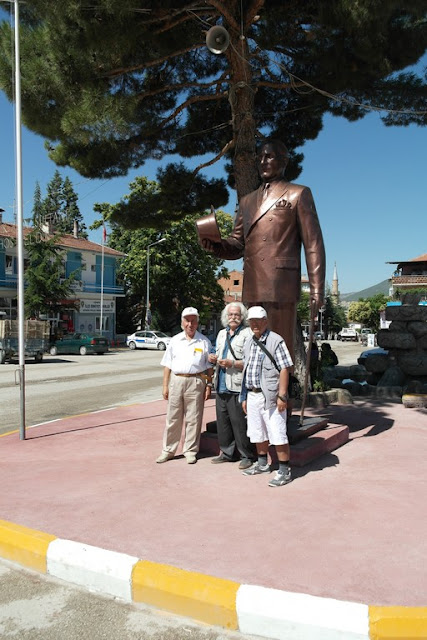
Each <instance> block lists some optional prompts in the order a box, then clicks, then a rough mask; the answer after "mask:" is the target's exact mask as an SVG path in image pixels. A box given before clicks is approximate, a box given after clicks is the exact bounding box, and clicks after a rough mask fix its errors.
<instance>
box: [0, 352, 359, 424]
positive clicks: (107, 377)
mask: <svg viewBox="0 0 427 640" xmlns="http://www.w3.org/2000/svg"><path fill="white" fill-rule="evenodd" d="M319 344H321V343H319ZM330 344H331V346H332V348H333V349H334V350H335V352H336V354H337V356H338V359H339V364H356V362H357V357H358V356H359V354H360V353H361V351H362V350H363V349H364V347H362V345H361V344H360V343H358V342H357V343H354V342H345V343H342V342H339V341H335V340H332V341H331V342H330ZM161 359H162V352H159V351H149V350H137V351H130V350H128V349H120V350H116V351H113V350H112V351H110V352H109V353H107V354H105V355H103V356H97V355H90V356H80V355H78V356H50V355H49V354H46V355H45V358H44V360H43V362H41V363H35V362H34V360H29V361H28V362H27V363H26V366H25V424H26V426H30V425H33V424H39V423H40V422H46V421H49V420H55V419H57V418H64V417H66V416H71V415H76V414H81V413H87V412H92V411H99V410H101V409H108V408H110V407H115V406H118V405H126V404H133V403H136V402H150V401H152V400H158V399H160V398H161V389H162V376H163V369H162V367H161V366H160V361H161ZM17 371H18V366H17V363H13V364H4V365H0V404H1V407H2V412H1V421H0V433H7V432H9V431H14V430H16V429H19V425H20V388H19V384H16V380H17V379H18V376H17Z"/></svg>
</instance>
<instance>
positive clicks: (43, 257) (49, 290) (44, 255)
mask: <svg viewBox="0 0 427 640" xmlns="http://www.w3.org/2000/svg"><path fill="white" fill-rule="evenodd" d="M57 242H58V237H57V236H49V235H47V234H46V233H45V232H44V231H43V229H42V226H41V225H40V224H38V223H36V224H35V226H34V228H33V230H32V232H31V233H30V234H29V235H27V236H26V238H25V249H26V252H27V258H28V265H27V268H26V270H25V284H26V289H25V313H26V316H27V317H28V318H39V317H40V315H41V314H46V315H48V316H53V315H54V314H56V313H58V311H59V310H60V309H61V301H62V300H64V299H65V298H68V297H69V296H70V293H71V286H72V283H73V281H74V278H75V274H74V273H72V274H70V275H69V276H68V277H67V278H63V271H64V265H63V257H62V255H61V248H60V247H59V246H58V244H57Z"/></svg>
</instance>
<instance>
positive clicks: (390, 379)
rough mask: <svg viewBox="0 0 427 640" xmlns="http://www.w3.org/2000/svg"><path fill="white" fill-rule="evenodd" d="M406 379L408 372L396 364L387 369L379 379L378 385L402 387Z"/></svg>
mask: <svg viewBox="0 0 427 640" xmlns="http://www.w3.org/2000/svg"><path fill="white" fill-rule="evenodd" d="M405 380H406V374H405V373H404V372H403V371H402V369H401V368H400V367H397V366H394V367H389V368H388V369H386V370H385V371H384V373H383V375H382V376H381V378H380V379H379V380H378V383H377V386H378V387H401V386H402V385H403V384H404V382H405Z"/></svg>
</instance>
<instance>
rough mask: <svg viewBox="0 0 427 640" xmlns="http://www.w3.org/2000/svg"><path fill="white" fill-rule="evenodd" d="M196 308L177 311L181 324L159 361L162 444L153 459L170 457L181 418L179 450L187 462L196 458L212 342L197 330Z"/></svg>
mask: <svg viewBox="0 0 427 640" xmlns="http://www.w3.org/2000/svg"><path fill="white" fill-rule="evenodd" d="M198 325H199V312H198V311H197V309H195V308H194V307H186V308H185V309H184V310H183V312H182V314H181V327H182V329H183V331H181V333H178V334H177V335H176V336H174V337H173V338H172V340H171V341H170V342H169V345H168V347H167V349H166V351H165V353H164V356H163V358H162V361H161V363H160V364H161V365H163V366H164V368H165V369H164V373H163V397H164V399H165V400H167V401H168V410H167V415H166V427H165V431H164V434H163V448H162V453H161V455H160V456H159V457H158V458H157V460H156V462H158V463H162V462H167V461H168V460H171V459H172V458H173V457H174V456H175V453H176V450H177V448H178V445H179V441H180V439H181V432H182V426H183V421H184V423H185V424H184V429H185V435H184V446H183V454H184V456H185V457H186V459H187V462H188V464H194V463H195V462H196V461H197V458H196V455H197V453H198V451H199V442H200V431H201V428H202V418H203V409H204V403H205V400H208V399H209V398H210V396H211V389H212V375H213V369H212V365H211V364H210V363H209V360H208V357H209V353H210V351H211V349H212V345H211V343H210V341H209V340H208V338H206V336H204V335H202V334H201V333H199V331H197V327H198Z"/></svg>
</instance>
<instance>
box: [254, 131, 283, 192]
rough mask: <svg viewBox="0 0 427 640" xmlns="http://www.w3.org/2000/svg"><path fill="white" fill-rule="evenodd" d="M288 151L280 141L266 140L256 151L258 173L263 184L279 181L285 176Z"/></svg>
mask: <svg viewBox="0 0 427 640" xmlns="http://www.w3.org/2000/svg"><path fill="white" fill-rule="evenodd" d="M288 162H289V151H288V149H287V147H286V145H285V144H284V143H283V142H282V141H281V140H275V139H274V138H266V139H265V140H262V142H261V143H260V144H259V146H258V149H257V163H258V171H259V175H260V176H261V179H262V180H263V181H264V182H272V181H274V180H280V178H283V176H284V175H285V169H286V167H287V164H288Z"/></svg>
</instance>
